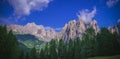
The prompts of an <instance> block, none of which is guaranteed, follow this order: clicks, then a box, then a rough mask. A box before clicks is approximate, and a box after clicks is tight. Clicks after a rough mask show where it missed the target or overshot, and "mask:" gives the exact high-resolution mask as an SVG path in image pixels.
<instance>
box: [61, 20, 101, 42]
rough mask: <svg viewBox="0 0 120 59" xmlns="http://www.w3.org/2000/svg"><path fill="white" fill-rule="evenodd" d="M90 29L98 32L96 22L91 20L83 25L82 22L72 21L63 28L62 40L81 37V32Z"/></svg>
mask: <svg viewBox="0 0 120 59" xmlns="http://www.w3.org/2000/svg"><path fill="white" fill-rule="evenodd" d="M91 27H92V28H93V29H94V30H95V32H98V31H99V27H98V26H97V22H96V20H91V21H90V22H88V23H85V22H84V21H83V20H77V21H76V20H72V21H70V22H69V23H68V24H66V25H65V26H64V27H63V29H62V32H61V33H62V39H64V40H65V41H67V40H68V39H76V38H77V37H82V34H83V32H84V31H85V30H86V29H88V28H91Z"/></svg>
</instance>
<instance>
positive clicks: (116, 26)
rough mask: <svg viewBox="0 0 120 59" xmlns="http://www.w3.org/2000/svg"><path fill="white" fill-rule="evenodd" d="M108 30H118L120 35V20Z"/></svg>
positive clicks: (112, 31)
mask: <svg viewBox="0 0 120 59" xmlns="http://www.w3.org/2000/svg"><path fill="white" fill-rule="evenodd" d="M108 30H110V32H111V33H114V32H116V33H117V34H118V35H120V21H118V23H117V24H116V25H114V26H110V27H108Z"/></svg>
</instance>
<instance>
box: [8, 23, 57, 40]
mask: <svg viewBox="0 0 120 59" xmlns="http://www.w3.org/2000/svg"><path fill="white" fill-rule="evenodd" d="M7 28H8V29H9V30H13V32H15V33H17V34H32V35H35V36H36V37H37V38H39V39H42V40H44V41H50V40H51V39H55V38H56V32H55V31H54V29H52V28H49V29H45V27H44V26H42V25H36V24H35V23H28V24H26V25H25V26H20V25H9V26H7Z"/></svg>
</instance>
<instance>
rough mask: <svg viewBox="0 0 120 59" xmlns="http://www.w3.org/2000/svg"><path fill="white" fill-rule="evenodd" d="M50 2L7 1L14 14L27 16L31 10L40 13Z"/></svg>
mask: <svg viewBox="0 0 120 59" xmlns="http://www.w3.org/2000/svg"><path fill="white" fill-rule="evenodd" d="M51 1H52V0H9V3H10V4H11V5H12V7H13V9H14V12H15V14H17V15H29V14H30V13H31V10H37V11H42V10H43V9H44V8H46V7H47V6H48V4H49V3H50V2H51Z"/></svg>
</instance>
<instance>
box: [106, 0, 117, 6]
mask: <svg viewBox="0 0 120 59" xmlns="http://www.w3.org/2000/svg"><path fill="white" fill-rule="evenodd" d="M118 1H119V0H108V1H107V2H106V4H107V6H108V7H113V6H114V5H116V4H117V3H118Z"/></svg>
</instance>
